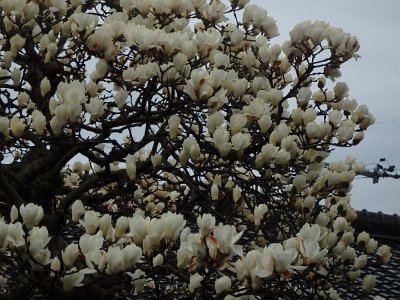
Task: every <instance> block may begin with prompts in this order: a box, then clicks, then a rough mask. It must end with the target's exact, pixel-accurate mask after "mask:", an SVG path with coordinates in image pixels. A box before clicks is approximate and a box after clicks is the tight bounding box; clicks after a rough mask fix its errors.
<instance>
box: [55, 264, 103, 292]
mask: <svg viewBox="0 0 400 300" xmlns="http://www.w3.org/2000/svg"><path fill="white" fill-rule="evenodd" d="M92 273H96V270H91V269H88V268H86V269H82V270H79V271H78V270H77V269H76V268H72V269H71V270H69V271H68V272H67V274H66V275H64V276H63V277H62V278H61V282H62V283H63V289H64V291H66V292H69V291H71V290H72V289H73V288H74V287H80V286H82V285H83V284H82V282H83V280H84V279H85V275H86V274H92Z"/></svg>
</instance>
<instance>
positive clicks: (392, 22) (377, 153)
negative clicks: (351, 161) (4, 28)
mask: <svg viewBox="0 0 400 300" xmlns="http://www.w3.org/2000/svg"><path fill="white" fill-rule="evenodd" d="M251 2H252V3H255V4H257V5H259V6H261V7H263V8H265V9H266V10H267V11H268V14H269V15H270V16H272V17H273V18H274V19H275V20H276V21H277V25H278V28H279V32H280V36H279V37H277V38H275V39H273V40H272V42H273V43H281V42H283V41H285V40H287V39H288V37H289V31H290V30H291V29H292V28H293V27H294V25H296V24H297V23H299V22H301V21H304V20H312V21H313V20H324V21H327V22H329V23H330V24H331V25H333V26H337V27H341V28H343V30H344V31H346V32H349V33H351V34H352V35H355V36H357V37H358V39H359V42H360V44H361V48H360V51H359V54H360V55H361V58H360V59H359V60H357V61H355V60H351V61H349V62H347V63H346V64H345V65H344V66H343V68H342V74H343V76H342V78H341V79H340V81H345V82H347V84H348V85H349V87H350V97H351V98H355V99H357V101H358V102H359V103H360V104H366V105H368V107H369V109H370V111H371V112H372V113H373V115H374V116H375V118H376V123H375V125H373V126H371V127H370V128H369V130H367V133H366V136H365V139H364V141H363V142H362V143H361V144H360V145H358V146H357V147H353V148H350V149H343V150H342V149H341V150H337V151H334V152H333V153H332V155H331V158H332V159H335V160H337V159H342V158H343V159H344V158H345V157H346V156H347V155H352V156H354V157H356V158H357V159H358V160H361V161H363V162H364V163H365V164H368V163H376V162H378V161H379V159H380V158H386V159H387V160H388V161H389V162H390V164H392V165H395V166H396V167H397V168H399V169H400V49H399V48H400V33H399V29H400V17H399V13H400V1H398V0H384V1H378V0H374V1H371V0H370V1H363V0H352V1H348V0H335V1H324V0H302V1H300V0H297V1H294V0H268V1H261V0H256V1H254V0H253V1H251ZM398 173H400V170H399V171H398ZM352 195H353V196H352V204H353V207H355V208H356V209H363V208H366V209H368V210H370V211H382V212H385V213H390V214H393V213H397V214H400V179H397V180H395V179H381V180H380V181H379V183H378V184H372V179H356V180H355V182H354V188H353V191H352Z"/></svg>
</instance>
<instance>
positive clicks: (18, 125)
mask: <svg viewBox="0 0 400 300" xmlns="http://www.w3.org/2000/svg"><path fill="white" fill-rule="evenodd" d="M25 128H26V123H25V119H20V118H18V117H15V116H14V117H12V118H11V121H10V129H11V132H12V134H13V135H14V136H15V137H21V136H22V134H23V133H24V131H25Z"/></svg>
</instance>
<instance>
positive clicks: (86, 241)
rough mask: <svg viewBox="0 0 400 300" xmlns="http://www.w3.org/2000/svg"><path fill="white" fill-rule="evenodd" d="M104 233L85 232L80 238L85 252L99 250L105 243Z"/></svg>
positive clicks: (81, 247)
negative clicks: (91, 233) (92, 233)
mask: <svg viewBox="0 0 400 300" xmlns="http://www.w3.org/2000/svg"><path fill="white" fill-rule="evenodd" d="M103 241H104V238H103V234H102V233H101V231H98V232H97V233H96V234H95V235H90V234H87V233H85V234H84V235H82V236H81V237H80V238H79V247H80V249H81V252H82V253H83V254H86V253H88V252H93V251H98V250H99V249H100V248H101V246H102V245H103Z"/></svg>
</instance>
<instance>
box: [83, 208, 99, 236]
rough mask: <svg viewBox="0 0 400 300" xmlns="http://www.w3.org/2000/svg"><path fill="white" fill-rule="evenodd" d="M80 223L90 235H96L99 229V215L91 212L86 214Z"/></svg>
mask: <svg viewBox="0 0 400 300" xmlns="http://www.w3.org/2000/svg"><path fill="white" fill-rule="evenodd" d="M80 223H81V224H82V225H83V226H84V227H85V230H86V232H87V233H89V234H94V233H95V232H96V230H97V228H98V227H99V213H98V212H95V211H92V210H89V211H87V212H85V216H84V218H83V221H82V220H81V221H80Z"/></svg>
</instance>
